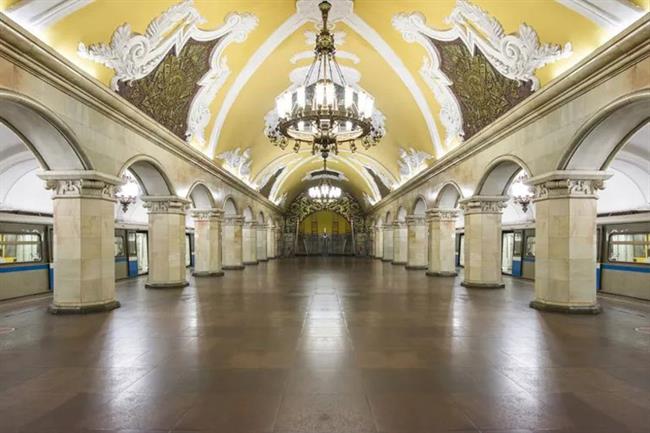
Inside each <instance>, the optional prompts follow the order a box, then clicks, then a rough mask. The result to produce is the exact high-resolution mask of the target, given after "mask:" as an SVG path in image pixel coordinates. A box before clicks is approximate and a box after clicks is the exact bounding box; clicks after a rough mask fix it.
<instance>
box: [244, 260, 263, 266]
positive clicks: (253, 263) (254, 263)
mask: <svg viewBox="0 0 650 433" xmlns="http://www.w3.org/2000/svg"><path fill="white" fill-rule="evenodd" d="M259 264H260V263H259V262H258V261H257V260H256V261H254V262H244V265H246V266H251V265H259Z"/></svg>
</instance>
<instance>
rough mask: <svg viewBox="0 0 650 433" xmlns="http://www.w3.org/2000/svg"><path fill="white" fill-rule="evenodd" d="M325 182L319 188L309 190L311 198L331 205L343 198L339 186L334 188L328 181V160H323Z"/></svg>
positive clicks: (314, 187) (322, 181) (313, 187)
mask: <svg viewBox="0 0 650 433" xmlns="http://www.w3.org/2000/svg"><path fill="white" fill-rule="evenodd" d="M323 176H324V177H323V180H321V182H320V184H319V185H318V186H312V187H311V188H309V190H307V194H309V198H311V199H312V200H316V201H318V202H321V203H330V202H332V201H335V200H338V199H340V198H341V195H342V191H341V188H339V187H338V186H333V185H332V184H331V183H330V182H329V180H328V179H327V159H323Z"/></svg>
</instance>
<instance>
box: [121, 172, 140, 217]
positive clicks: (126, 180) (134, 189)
mask: <svg viewBox="0 0 650 433" xmlns="http://www.w3.org/2000/svg"><path fill="white" fill-rule="evenodd" d="M139 194H140V187H139V186H138V183H137V182H136V180H135V179H134V178H133V176H132V175H131V174H130V173H124V174H123V175H122V183H121V185H120V186H119V188H118V189H117V191H116V192H115V197H116V198H117V201H118V202H119V203H120V205H121V206H122V212H124V213H126V211H127V210H128V209H129V206H130V205H132V204H134V203H135V202H136V199H137V196H138V195H139Z"/></svg>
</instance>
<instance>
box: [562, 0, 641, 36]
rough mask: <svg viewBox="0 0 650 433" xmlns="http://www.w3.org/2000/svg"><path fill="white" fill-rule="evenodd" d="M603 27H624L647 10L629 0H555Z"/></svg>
mask: <svg viewBox="0 0 650 433" xmlns="http://www.w3.org/2000/svg"><path fill="white" fill-rule="evenodd" d="M555 1H557V2H558V3H560V4H561V5H563V6H566V7H567V8H569V9H571V10H573V11H575V12H577V13H579V14H580V15H582V16H584V17H585V18H587V19H589V20H591V21H593V22H595V23H596V24H598V25H599V26H601V27H605V28H609V29H614V30H616V29H622V28H623V27H626V26H628V25H629V24H630V23H632V22H633V21H634V20H636V19H638V18H639V17H640V16H641V15H643V14H644V13H645V11H644V10H643V9H641V8H639V7H638V6H636V5H634V4H633V3H631V2H629V1H628V0H555Z"/></svg>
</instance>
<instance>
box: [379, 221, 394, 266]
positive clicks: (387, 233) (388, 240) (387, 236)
mask: <svg viewBox="0 0 650 433" xmlns="http://www.w3.org/2000/svg"><path fill="white" fill-rule="evenodd" d="M383 233H384V248H383V251H382V255H381V260H382V261H384V262H392V261H393V224H387V225H385V226H383Z"/></svg>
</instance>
